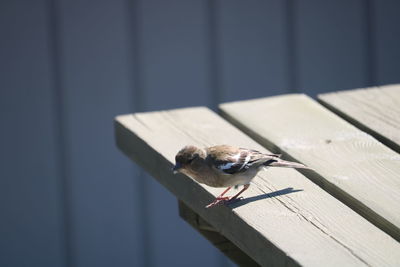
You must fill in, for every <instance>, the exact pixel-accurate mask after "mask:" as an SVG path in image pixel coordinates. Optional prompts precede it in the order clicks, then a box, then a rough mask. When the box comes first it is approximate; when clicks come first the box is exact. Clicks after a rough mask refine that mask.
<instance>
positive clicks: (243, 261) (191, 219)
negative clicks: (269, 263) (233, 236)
mask: <svg viewBox="0 0 400 267" xmlns="http://www.w3.org/2000/svg"><path fill="white" fill-rule="evenodd" d="M178 207H179V216H180V217H181V218H182V219H184V220H185V221H186V222H187V223H189V224H190V225H191V226H192V227H193V228H194V229H196V230H197V231H198V232H199V233H200V234H201V235H202V236H204V237H205V238H206V239H207V240H208V241H210V242H211V243H212V244H213V245H214V246H215V247H217V248H218V249H219V250H220V251H221V252H222V253H224V254H225V255H226V256H227V257H229V258H230V259H231V260H232V261H234V262H235V263H236V264H237V265H238V266H249V267H251V266H260V265H258V264H257V263H256V262H255V261H254V260H253V259H252V258H250V257H249V256H248V255H247V254H246V253H244V252H243V251H242V250H241V249H239V248H238V247H237V246H235V244H233V243H232V242H231V241H229V240H228V239H227V238H226V237H224V236H223V235H221V234H220V233H218V231H217V230H215V229H214V227H212V226H211V225H210V224H208V223H207V222H206V221H205V220H204V219H203V218H201V217H200V216H199V215H198V214H197V213H195V212H194V211H193V210H192V209H190V208H189V207H188V206H186V205H185V203H183V202H182V201H178Z"/></svg>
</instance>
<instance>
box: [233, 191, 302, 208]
mask: <svg viewBox="0 0 400 267" xmlns="http://www.w3.org/2000/svg"><path fill="white" fill-rule="evenodd" d="M300 191H303V189H293V187H287V188H284V189H281V190H277V191H274V192H271V193H267V194H263V195H258V196H254V197H248V198H244V199H240V200H238V201H236V202H234V203H228V206H229V207H231V208H237V207H240V206H242V205H246V204H247V203H250V202H253V201H257V200H261V199H267V198H273V197H277V196H282V195H287V194H291V193H296V192H300Z"/></svg>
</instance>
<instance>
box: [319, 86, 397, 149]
mask: <svg viewBox="0 0 400 267" xmlns="http://www.w3.org/2000/svg"><path fill="white" fill-rule="evenodd" d="M318 99H319V100H320V101H321V102H322V104H323V105H324V106H326V107H327V108H329V109H330V110H332V111H333V112H335V113H336V114H338V115H339V116H341V117H343V118H344V119H346V120H348V121H350V122H351V123H352V124H354V125H356V126H357V127H358V128H360V129H362V130H364V131H366V132H368V133H369V134H371V135H373V136H374V137H375V138H376V139H378V140H379V141H381V142H382V143H384V144H385V145H387V146H389V147H390V148H392V149H393V150H395V151H397V152H400V85H398V84H397V85H388V86H381V87H373V88H367V89H357V90H350V91H341V92H336V93H328V94H322V95H318Z"/></svg>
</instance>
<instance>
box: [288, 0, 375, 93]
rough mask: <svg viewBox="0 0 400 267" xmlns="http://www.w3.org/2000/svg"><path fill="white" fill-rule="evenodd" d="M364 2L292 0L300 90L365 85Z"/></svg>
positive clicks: (328, 89)
mask: <svg viewBox="0 0 400 267" xmlns="http://www.w3.org/2000/svg"><path fill="white" fill-rule="evenodd" d="M365 3H366V2H365V1H361V0H351V1H336V0H329V1H318V0H306V1H293V4H294V12H295V14H294V16H295V20H294V23H295V26H294V27H295V29H294V32H295V35H296V37H295V38H296V44H297V46H296V48H295V49H296V50H297V51H296V56H297V59H296V62H297V66H296V67H297V70H296V72H297V73H298V74H297V77H298V84H297V86H298V88H299V89H300V90H299V91H302V92H307V93H309V94H311V95H315V94H317V93H322V92H328V91H333V90H343V89H351V88H357V87H362V86H366V85H367V83H368V77H367V76H368V71H367V68H368V65H367V64H368V59H367V58H366V52H365V50H366V49H367V45H366V42H365V40H366V37H365V30H364V27H365V20H364V18H365V16H364V5H365Z"/></svg>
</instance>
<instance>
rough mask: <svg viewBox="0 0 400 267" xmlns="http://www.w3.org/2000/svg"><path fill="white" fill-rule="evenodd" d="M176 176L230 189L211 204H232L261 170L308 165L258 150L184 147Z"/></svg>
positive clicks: (226, 146) (177, 155)
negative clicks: (231, 192) (230, 193)
mask: <svg viewBox="0 0 400 267" xmlns="http://www.w3.org/2000/svg"><path fill="white" fill-rule="evenodd" d="M175 162H176V163H175V166H174V167H173V171H174V173H176V172H182V173H184V174H186V175H188V176H190V177H192V178H193V179H194V180H196V181H197V182H199V183H202V184H206V185H209V186H212V187H227V188H226V189H225V191H223V192H222V193H221V194H220V195H219V196H218V197H217V198H216V199H215V200H214V201H213V202H212V203H210V204H209V205H207V206H206V208H210V207H212V206H215V205H217V204H219V203H221V202H222V203H232V202H234V201H237V200H238V197H239V195H240V194H242V193H243V192H244V191H245V190H247V188H249V186H250V181H251V180H252V179H253V178H254V177H255V176H256V174H257V173H258V171H259V170H260V169H261V168H262V167H270V166H271V167H286V168H296V169H309V168H308V167H307V166H305V165H303V164H301V163H297V162H290V161H285V160H282V159H280V155H277V154H264V153H261V152H259V151H257V150H252V149H246V148H238V147H233V146H228V145H219V146H213V147H207V148H203V149H202V148H198V147H195V146H185V147H184V148H182V149H181V150H180V151H179V152H178V154H176V156H175ZM239 185H243V189H242V190H241V191H239V192H238V193H237V194H236V195H234V196H233V197H224V195H225V194H226V192H228V191H229V189H231V188H232V186H235V187H236V186H239Z"/></svg>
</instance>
